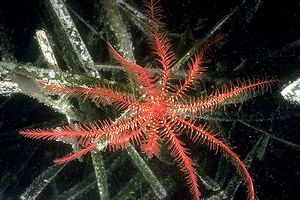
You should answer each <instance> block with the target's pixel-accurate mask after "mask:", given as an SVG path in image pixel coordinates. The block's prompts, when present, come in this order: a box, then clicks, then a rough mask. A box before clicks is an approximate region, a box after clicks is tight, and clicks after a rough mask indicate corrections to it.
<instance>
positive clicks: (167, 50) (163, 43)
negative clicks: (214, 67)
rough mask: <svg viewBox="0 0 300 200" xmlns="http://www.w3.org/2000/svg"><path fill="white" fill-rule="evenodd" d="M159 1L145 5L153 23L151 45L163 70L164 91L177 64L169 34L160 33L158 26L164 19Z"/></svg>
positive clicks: (151, 1)
mask: <svg viewBox="0 0 300 200" xmlns="http://www.w3.org/2000/svg"><path fill="white" fill-rule="evenodd" d="M158 3H159V1H155V0H150V1H149V2H147V3H145V6H146V8H147V10H148V15H149V17H150V20H151V23H150V26H151V32H152V34H151V37H150V38H149V39H150V45H151V47H152V49H153V51H154V54H156V56H157V57H158V58H157V60H158V62H159V63H160V64H161V66H162V68H163V72H162V79H163V87H162V88H163V89H162V90H163V91H162V92H164V91H165V90H166V89H167V88H168V82H169V80H170V68H171V67H172V66H173V65H174V63H175V54H174V52H173V51H172V45H171V42H170V40H169V39H168V37H167V32H160V30H159V27H158V24H159V20H160V19H161V18H162V9H161V7H160V6H159V5H158Z"/></svg>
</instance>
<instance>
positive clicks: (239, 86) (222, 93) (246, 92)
mask: <svg viewBox="0 0 300 200" xmlns="http://www.w3.org/2000/svg"><path fill="white" fill-rule="evenodd" d="M276 81H277V80H276V79H274V78H269V77H254V78H252V79H250V78H247V79H242V80H241V79H237V80H236V81H235V82H230V83H229V84H227V85H224V86H222V87H221V88H219V89H217V90H216V91H215V92H213V93H212V94H211V95H209V96H208V97H207V96H204V97H200V98H198V99H190V100H187V101H186V102H179V103H176V104H175V105H174V109H177V110H178V111H179V112H180V113H190V114H200V115H201V114H203V113H206V112H209V111H212V110H215V109H217V108H219V107H224V108H225V106H226V105H227V104H236V103H239V102H243V101H246V100H247V99H249V98H250V97H253V96H257V95H258V94H263V93H265V92H267V91H271V85H272V84H273V83H274V82H276Z"/></svg>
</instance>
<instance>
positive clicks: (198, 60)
mask: <svg viewBox="0 0 300 200" xmlns="http://www.w3.org/2000/svg"><path fill="white" fill-rule="evenodd" d="M202 62H203V54H202V53H200V52H199V53H196V54H195V56H194V57H193V59H191V61H190V62H189V63H188V67H189V72H188V75H187V77H186V78H185V80H184V82H183V84H181V85H180V87H177V88H176V92H175V93H174V94H172V95H171V97H170V99H171V100H172V99H177V98H179V97H181V96H182V95H184V93H185V92H186V91H187V90H189V89H190V88H191V87H192V86H193V85H195V84H196V83H197V78H198V76H199V75H200V74H201V73H203V72H204V71H205V69H206V68H205V67H203V66H201V65H202Z"/></svg>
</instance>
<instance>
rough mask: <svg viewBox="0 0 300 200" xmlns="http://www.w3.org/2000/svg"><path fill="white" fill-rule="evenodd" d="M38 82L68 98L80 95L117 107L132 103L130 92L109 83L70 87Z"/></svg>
mask: <svg viewBox="0 0 300 200" xmlns="http://www.w3.org/2000/svg"><path fill="white" fill-rule="evenodd" d="M39 83H40V84H41V85H42V86H43V87H44V89H45V90H48V91H50V92H52V93H54V94H63V95H65V96H67V97H69V98H71V97H82V98H83V100H84V101H86V100H90V101H92V102H96V103H102V104H112V103H115V104H117V105H118V108H119V109H123V108H126V107H128V106H131V105H133V104H134V102H133V99H134V98H133V96H132V95H130V94H125V93H122V92H120V91H118V90H116V89H113V88H112V86H110V85H100V84H94V85H89V86H84V87H79V86H77V87H71V86H66V85H63V84H60V85H53V84H47V83H45V82H42V81H39Z"/></svg>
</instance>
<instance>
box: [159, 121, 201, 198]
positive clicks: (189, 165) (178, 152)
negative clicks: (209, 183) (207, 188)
mask: <svg viewBox="0 0 300 200" xmlns="http://www.w3.org/2000/svg"><path fill="white" fill-rule="evenodd" d="M163 125H164V130H163V138H164V140H165V141H168V143H169V144H168V149H169V151H170V152H171V155H172V156H173V157H174V158H175V160H176V162H177V163H178V166H179V168H180V170H181V171H182V172H183V173H184V174H185V176H186V180H187V183H188V186H189V190H190V192H191V194H192V195H193V197H194V199H196V200H200V191H199V188H198V183H197V177H196V174H195V172H196V170H195V168H194V163H193V161H192V159H191V158H190V157H189V156H188V154H189V152H188V149H187V148H185V147H184V143H183V142H182V141H181V140H179V139H178V138H177V137H178V136H177V135H176V134H175V129H177V128H176V127H177V126H176V125H175V126H174V123H173V122H168V121H167V120H166V119H164V120H163Z"/></svg>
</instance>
